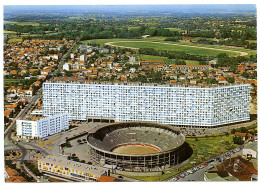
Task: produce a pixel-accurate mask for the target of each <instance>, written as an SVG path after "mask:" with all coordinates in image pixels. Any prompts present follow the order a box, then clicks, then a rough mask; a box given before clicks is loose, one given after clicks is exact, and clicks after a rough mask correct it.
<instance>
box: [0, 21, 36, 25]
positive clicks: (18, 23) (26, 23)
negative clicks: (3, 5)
mask: <svg viewBox="0 0 260 185" xmlns="http://www.w3.org/2000/svg"><path fill="white" fill-rule="evenodd" d="M4 24H17V25H21V26H24V25H32V26H39V25H40V24H39V23H36V22H11V21H4Z"/></svg>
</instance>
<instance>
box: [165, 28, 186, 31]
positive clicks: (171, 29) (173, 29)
mask: <svg viewBox="0 0 260 185" xmlns="http://www.w3.org/2000/svg"><path fill="white" fill-rule="evenodd" d="M165 29H168V30H170V31H182V30H181V29H180V28H165Z"/></svg>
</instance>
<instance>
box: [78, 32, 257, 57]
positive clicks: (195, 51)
mask: <svg viewBox="0 0 260 185" xmlns="http://www.w3.org/2000/svg"><path fill="white" fill-rule="evenodd" d="M165 39H166V37H149V38H145V39H119V38H116V39H96V40H85V41H82V44H87V43H88V42H95V43H97V44H100V45H101V46H104V44H105V43H107V42H117V41H126V42H123V43H115V44H116V45H119V44H123V45H124V46H130V47H135V46H136V48H138V46H139V47H141V45H140V43H138V44H135V43H131V45H128V41H154V42H162V43H171V44H181V45H184V46H177V45H176V46H170V45H169V46H168V47H171V50H175V49H176V48H177V49H178V50H179V51H183V52H187V53H192V54H202V55H213V56H215V55H217V54H219V53H223V52H225V53H228V54H230V56H238V55H239V54H238V53H235V52H232V51H236V52H246V53H248V54H249V55H255V54H256V53H257V51H256V50H250V49H245V48H238V47H229V46H219V45H207V44H194V43H190V42H170V41H164V40H165ZM148 45H149V47H151V48H157V49H161V46H162V45H163V44H158V45H155V43H153V45H151V44H149V43H148ZM185 45H187V46H195V47H206V48H210V49H202V48H191V47H185ZM144 46H145V47H147V43H146V45H144ZM165 47H166V49H168V48H167V45H164V48H165ZM214 49H223V50H229V51H228V52H226V51H218V50H214Z"/></svg>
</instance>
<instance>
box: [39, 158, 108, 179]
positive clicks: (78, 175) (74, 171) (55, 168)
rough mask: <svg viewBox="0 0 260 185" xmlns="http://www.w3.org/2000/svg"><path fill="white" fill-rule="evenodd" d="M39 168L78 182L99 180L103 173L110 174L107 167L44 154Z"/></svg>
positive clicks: (44, 171)
mask: <svg viewBox="0 0 260 185" xmlns="http://www.w3.org/2000/svg"><path fill="white" fill-rule="evenodd" d="M38 170H39V171H40V172H41V173H44V174H47V175H50V176H54V177H59V178H64V179H67V180H72V181H77V182H85V181H98V180H99V178H100V177H101V176H102V175H105V176H109V175H110V171H109V169H107V168H104V167H98V166H92V165H89V164H85V163H79V162H75V161H71V160H67V159H66V158H64V157H60V156H51V155H47V156H44V157H42V158H40V159H39V160H38Z"/></svg>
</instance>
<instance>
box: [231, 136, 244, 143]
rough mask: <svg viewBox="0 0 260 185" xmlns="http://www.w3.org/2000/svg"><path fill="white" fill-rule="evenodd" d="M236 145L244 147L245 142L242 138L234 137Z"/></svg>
mask: <svg viewBox="0 0 260 185" xmlns="http://www.w3.org/2000/svg"><path fill="white" fill-rule="evenodd" d="M233 142H234V144H238V145H242V144H243V143H244V141H243V140H242V137H238V136H234V137H233Z"/></svg>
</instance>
